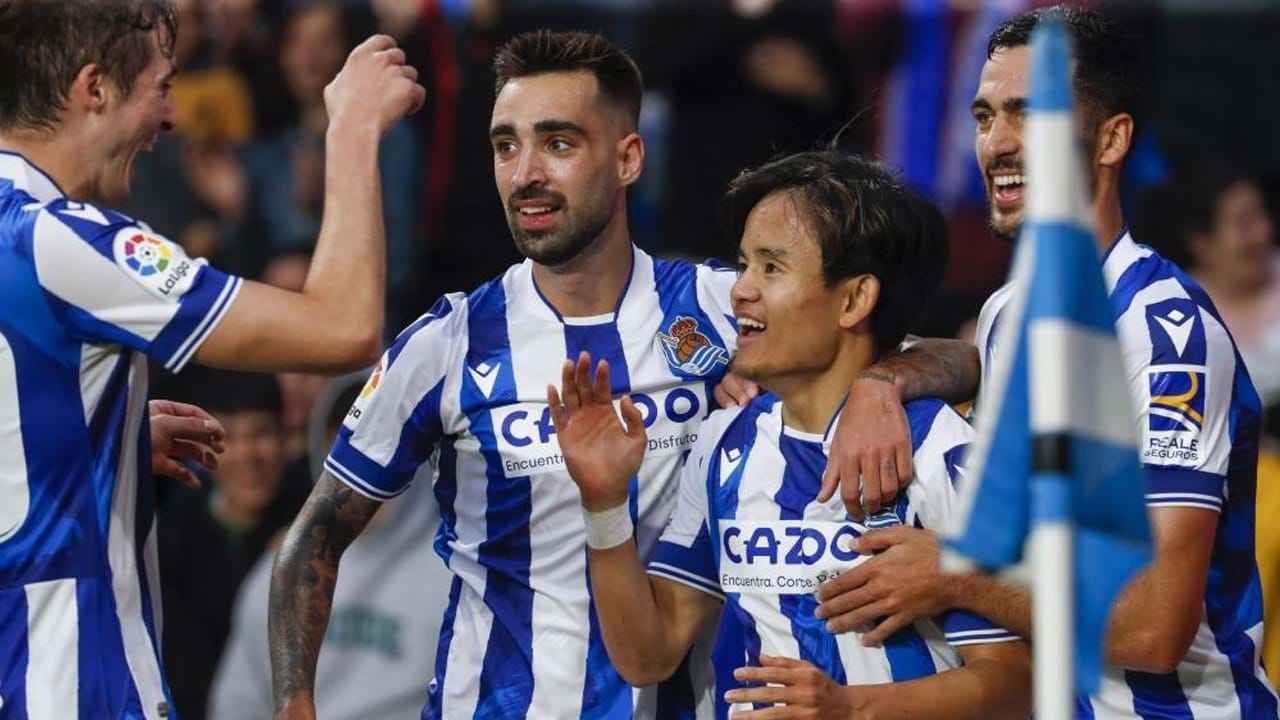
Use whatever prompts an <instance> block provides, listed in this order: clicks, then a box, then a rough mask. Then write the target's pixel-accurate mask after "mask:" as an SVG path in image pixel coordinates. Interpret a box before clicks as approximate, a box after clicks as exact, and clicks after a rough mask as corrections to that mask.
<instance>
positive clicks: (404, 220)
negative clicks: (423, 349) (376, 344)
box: [241, 2, 424, 327]
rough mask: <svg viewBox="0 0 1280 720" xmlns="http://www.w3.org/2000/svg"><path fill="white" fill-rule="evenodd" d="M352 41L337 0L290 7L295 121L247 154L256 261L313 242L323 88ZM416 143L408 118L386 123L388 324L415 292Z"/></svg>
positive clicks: (396, 322)
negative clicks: (295, 107)
mask: <svg viewBox="0 0 1280 720" xmlns="http://www.w3.org/2000/svg"><path fill="white" fill-rule="evenodd" d="M350 47H351V42H350V38H349V36H348V25H347V19H346V16H345V14H344V10H343V6H342V5H341V4H340V3H338V2H315V3H307V4H303V5H298V6H295V7H294V8H293V9H292V10H291V11H290V12H289V14H288V16H287V18H286V20H285V22H284V25H283V30H282V33H281V37H280V50H279V64H280V69H281V71H282V72H283V75H284V78H285V81H286V85H287V86H288V89H289V93H290V94H291V96H292V97H293V99H294V100H295V101H296V102H297V105H298V115H297V119H296V122H295V123H294V124H293V125H292V126H290V127H288V128H287V129H285V130H284V131H282V132H281V133H278V134H276V135H274V136H272V137H269V138H265V139H262V140H259V141H258V142H256V143H255V144H254V145H252V146H251V147H250V148H249V149H248V151H247V152H246V154H245V166H246V169H247V172H248V185H249V209H248V213H249V217H250V223H251V226H252V227H253V228H255V233H254V237H252V238H251V237H249V236H244V237H242V238H241V241H242V242H250V241H252V242H253V247H252V248H246V249H245V250H244V251H245V252H246V253H247V252H251V251H253V250H256V251H257V252H258V253H259V257H258V258H257V259H256V262H255V263H254V265H255V266H256V267H257V268H259V269H260V268H262V267H263V266H264V265H265V263H266V261H267V260H268V259H269V258H270V257H271V256H274V255H277V254H280V253H283V252H291V251H298V250H304V251H305V250H310V249H311V248H313V247H314V246H315V242H316V237H317V236H318V234H319V231H320V223H321V219H322V215H323V210H324V203H323V200H324V188H325V133H326V131H327V128H328V124H329V118H328V114H327V113H326V112H325V104H324V89H325V85H326V84H327V83H328V82H329V81H330V80H332V79H333V76H334V75H335V74H337V72H338V70H339V69H340V68H341V67H342V60H343V58H344V57H345V56H346V53H347V51H348V50H349V49H350ZM423 160H424V156H423V151H422V143H421V141H420V139H419V137H418V133H417V129H416V127H415V126H414V124H413V121H412V120H408V119H406V120H402V121H401V122H399V123H397V124H396V125H395V126H393V127H392V128H391V130H390V131H389V132H388V133H387V136H386V137H385V138H384V139H383V141H382V143H381V145H379V148H378V164H379V168H380V175H381V179H382V198H383V201H382V216H383V222H384V224H385V226H386V233H387V309H388V312H389V318H388V319H389V320H390V321H391V322H390V323H389V326H390V327H399V326H400V325H401V324H403V322H406V321H407V320H408V318H406V317H404V316H403V313H404V312H405V301H406V298H412V297H413V295H414V292H413V291H414V283H415V282H417V281H418V279H419V278H420V277H421V271H420V264H421V258H422V252H421V245H422V241H421V238H420V222H419V220H420V218H419V212H418V204H419V198H420V183H421V178H422V167H423Z"/></svg>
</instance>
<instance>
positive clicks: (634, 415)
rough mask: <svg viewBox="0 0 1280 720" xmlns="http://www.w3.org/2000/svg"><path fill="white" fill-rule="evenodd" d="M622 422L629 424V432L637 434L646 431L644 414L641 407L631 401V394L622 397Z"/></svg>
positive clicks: (629, 433)
mask: <svg viewBox="0 0 1280 720" xmlns="http://www.w3.org/2000/svg"><path fill="white" fill-rule="evenodd" d="M621 406H622V422H623V423H625V424H626V426H627V434H628V435H635V434H636V433H643V432H644V416H643V415H641V414H640V408H638V407H636V404H635V403H634V402H632V401H631V396H630V395H626V396H624V397H623V398H622V403H621Z"/></svg>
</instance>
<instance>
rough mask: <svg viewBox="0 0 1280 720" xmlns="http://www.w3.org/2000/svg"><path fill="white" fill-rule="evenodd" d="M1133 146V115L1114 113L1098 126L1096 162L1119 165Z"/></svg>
mask: <svg viewBox="0 0 1280 720" xmlns="http://www.w3.org/2000/svg"><path fill="white" fill-rule="evenodd" d="M1132 147H1133V116H1132V115H1130V114H1129V113H1119V114H1117V115H1112V116H1111V117H1109V118H1107V119H1106V120H1104V121H1103V122H1102V125H1100V126H1099V127H1098V137H1097V148H1098V151H1097V158H1096V162H1097V164H1099V165H1102V166H1104V167H1117V166H1119V165H1120V164H1121V163H1122V162H1124V159H1125V157H1126V156H1128V155H1129V150H1130V149H1132Z"/></svg>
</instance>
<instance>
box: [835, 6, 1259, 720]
mask: <svg viewBox="0 0 1280 720" xmlns="http://www.w3.org/2000/svg"><path fill="white" fill-rule="evenodd" d="M1051 11H1052V12H1058V13H1061V16H1062V17H1063V18H1064V19H1065V22H1066V24H1067V26H1068V28H1069V29H1070V31H1071V33H1072V35H1073V37H1074V41H1075V51H1074V52H1075V65H1074V71H1073V72H1074V85H1075V93H1076V99H1077V105H1078V107H1079V110H1080V121H1079V127H1080V130H1081V133H1082V143H1081V145H1082V147H1084V148H1086V149H1087V150H1088V151H1089V152H1090V158H1091V160H1092V183H1091V187H1092V189H1093V215H1094V222H1095V225H1096V228H1097V233H1098V235H1097V238H1098V243H1099V250H1100V252H1101V253H1103V256H1104V257H1103V274H1104V276H1105V278H1106V284H1107V289H1108V291H1109V293H1110V297H1111V304H1112V309H1113V311H1114V313H1115V319H1116V331H1117V334H1118V336H1119V341H1120V346H1121V348H1122V350H1123V354H1124V358H1125V363H1126V365H1127V368H1128V373H1129V381H1130V389H1131V392H1132V398H1133V402H1134V408H1135V422H1136V423H1138V425H1139V427H1140V428H1141V454H1142V461H1143V464H1144V468H1145V474H1146V483H1147V504H1148V507H1149V508H1150V517H1151V526H1152V535H1153V539H1154V542H1155V558H1154V561H1153V562H1152V563H1151V565H1149V566H1148V567H1147V568H1145V569H1144V570H1143V571H1142V572H1141V573H1140V574H1139V575H1138V577H1137V578H1136V579H1135V580H1133V581H1132V582H1131V583H1130V585H1129V586H1128V587H1127V588H1126V589H1125V591H1124V592H1123V593H1122V594H1121V595H1120V597H1119V599H1118V600H1117V602H1116V604H1115V607H1114V608H1113V609H1112V615H1111V620H1110V626H1109V628H1108V632H1107V638H1106V648H1105V653H1106V656H1105V657H1106V661H1107V663H1108V664H1109V667H1107V668H1106V669H1105V673H1104V677H1103V681H1102V687H1101V689H1100V690H1099V692H1098V693H1097V694H1095V695H1094V696H1093V697H1091V698H1080V701H1079V713H1078V715H1079V717H1082V718H1088V717H1099V718H1101V717H1106V718H1153V717H1180V718H1211V717H1213V718H1217V717H1224V718H1225V717H1232V718H1262V717H1270V718H1275V717H1277V701H1276V695H1275V693H1274V692H1273V690H1272V689H1271V687H1270V686H1269V685H1268V683H1267V680H1266V677H1265V675H1264V674H1263V671H1262V668H1261V666H1260V663H1259V660H1258V652H1259V644H1260V643H1261V640H1262V605H1261V591H1260V586H1259V579H1258V573H1257V569H1256V566H1255V563H1254V557H1253V544H1254V494H1255V484H1256V483H1255V474H1256V469H1257V452H1258V433H1259V415H1260V406H1259V402H1258V396H1257V394H1256V393H1255V392H1254V389H1253V385H1252V383H1251V382H1250V380H1249V376H1248V373H1247V372H1245V369H1244V365H1243V363H1242V362H1241V361H1240V356H1239V354H1238V353H1237V352H1236V349H1235V345H1234V342H1233V341H1232V339H1231V335H1230V334H1229V333H1228V332H1227V329H1226V327H1225V326H1224V325H1223V323H1222V320H1221V318H1220V316H1219V315H1218V312H1217V310H1216V309H1215V308H1214V306H1213V303H1212V302H1210V300H1209V298H1208V297H1207V296H1206V295H1205V293H1204V291H1203V290H1202V289H1201V288H1200V287H1199V286H1198V285H1197V284H1196V283H1195V281H1194V280H1192V279H1191V278H1189V277H1188V276H1186V275H1185V274H1183V273H1182V271H1181V270H1179V269H1178V268H1177V267H1176V266H1174V265H1173V264H1172V263H1170V262H1168V261H1167V260H1165V259H1164V258H1162V257H1160V256H1159V255H1158V254H1156V253H1155V252H1153V251H1152V250H1151V249H1150V248H1148V247H1146V246H1143V245H1139V244H1138V243H1137V242H1136V241H1135V240H1134V238H1133V237H1132V236H1131V235H1130V234H1129V232H1128V231H1127V230H1126V229H1125V227H1124V218H1123V216H1122V214H1121V209H1120V199H1119V183H1120V174H1121V168H1122V165H1123V163H1124V159H1125V157H1126V156H1127V155H1128V152H1129V150H1130V148H1131V146H1132V140H1133V137H1134V134H1135V130H1136V128H1137V125H1138V123H1137V121H1136V119H1135V117H1136V115H1135V113H1136V112H1137V108H1138V107H1139V98H1138V96H1139V93H1140V90H1141V87H1142V80H1141V76H1140V69H1141V60H1140V58H1139V57H1138V55H1137V50H1136V48H1135V47H1134V44H1133V42H1132V40H1130V39H1129V38H1128V37H1127V35H1126V34H1125V33H1124V32H1123V31H1122V30H1121V29H1120V28H1119V27H1118V26H1117V25H1115V24H1114V23H1113V22H1112V21H1111V20H1109V19H1108V18H1106V17H1105V16H1103V15H1101V14H1099V13H1097V12H1095V11H1091V10H1086V9H1083V8H1080V7H1075V6H1063V7H1058V8H1055V9H1052V10H1040V11H1033V12H1030V13H1026V14H1023V15H1019V16H1017V17H1015V18H1013V19H1011V20H1009V21H1007V22H1005V23H1004V24H1003V25H1001V26H1000V27H999V28H997V29H996V31H995V32H994V33H993V34H992V36H991V38H990V42H989V44H988V53H987V54H988V60H987V62H986V64H985V66H984V67H983V70H982V77H981V81H980V84H979V87H978V92H977V95H976V96H975V98H974V100H973V106H972V107H973V116H974V119H975V121H976V124H977V135H976V137H975V150H976V152H977V157H978V164H979V166H980V167H981V169H982V171H983V177H984V178H985V180H986V183H987V193H988V197H989V200H990V204H991V227H992V230H993V231H994V232H995V233H996V234H997V235H999V236H1000V237H1002V238H1005V239H1008V240H1012V239H1013V238H1014V237H1016V236H1017V234H1018V231H1019V229H1020V227H1021V225H1022V220H1023V212H1024V204H1023V199H1024V197H1025V181H1026V179H1025V177H1024V176H1023V174H1022V168H1023V164H1022V163H1023V150H1024V146H1023V137H1022V127H1023V123H1022V121H1023V108H1024V106H1025V98H1026V78H1027V73H1028V69H1029V62H1030V57H1029V56H1030V51H1029V48H1028V47H1027V42H1028V38H1029V37H1030V34H1031V31H1032V29H1033V28H1034V27H1035V26H1036V24H1037V23H1038V22H1039V21H1040V19H1041V18H1042V17H1044V13H1045V12H1051ZM1008 298H1009V290H1008V289H1007V288H1006V289H1002V290H1000V291H998V292H997V293H996V294H995V295H993V296H992V297H991V299H990V300H988V302H987V304H986V306H985V307H984V308H983V310H982V314H981V316H980V317H979V323H978V352H975V351H974V350H973V349H972V348H971V347H964V346H963V345H964V344H959V346H953V349H952V352H951V356H952V359H951V360H950V362H951V363H952V364H953V366H954V368H955V371H954V372H953V373H952V374H951V375H949V376H948V377H946V378H935V379H934V382H940V381H943V380H950V381H951V382H952V383H953V384H954V386H955V389H958V390H967V391H969V392H972V391H973V390H974V389H976V387H977V385H978V380H979V378H980V374H981V372H982V371H985V370H986V369H987V368H990V367H991V359H992V357H993V356H994V355H995V354H997V353H999V352H1000V348H999V346H998V334H997V333H996V332H995V328H996V326H998V324H999V322H1000V315H1001V312H1002V310H1003V308H1004V306H1005V304H1006V303H1007V301H1008ZM979 353H980V355H981V365H980V366H979V364H978V363H977V362H976V360H977V358H978V355H979ZM900 360H901V359H900ZM900 360H889V361H887V362H886V363H885V364H884V365H883V366H881V367H879V368H877V369H876V371H877V372H883V373H885V374H886V375H888V376H890V377H893V376H894V375H898V374H907V373H910V368H909V367H908V365H909V362H907V363H902V362H900ZM907 360H909V358H907ZM980 368H981V369H980ZM979 402H981V398H979ZM864 419H865V418H864ZM859 549H861V550H862V551H864V552H880V551H883V552H880V554H879V555H877V557H875V558H874V559H873V560H871V561H870V562H868V563H866V564H865V565H862V566H860V567H858V568H855V569H854V570H851V571H850V572H849V573H846V574H845V575H842V576H841V577H839V578H837V579H836V580H834V581H833V582H831V583H830V584H829V585H828V586H827V587H824V588H823V590H822V597H823V598H824V603H823V604H822V606H821V607H820V614H821V615H822V616H823V617H826V618H831V625H832V627H833V628H834V629H836V630H848V629H852V628H856V627H860V626H861V625H862V624H863V623H866V622H868V621H870V620H871V619H873V618H884V619H883V620H882V621H881V623H880V625H879V626H878V627H877V629H876V630H875V631H873V632H872V633H870V634H869V635H867V636H865V638H864V639H865V640H866V641H868V642H877V641H880V640H883V639H884V638H886V637H887V636H888V635H889V634H890V633H892V632H894V631H896V630H897V629H898V628H901V627H905V626H906V625H908V624H910V623H911V622H913V621H915V620H916V619H918V618H920V617H929V616H932V615H934V614H936V613H938V612H940V611H941V610H943V609H946V608H963V609H967V610H970V611H972V612H975V613H977V614H979V615H982V616H984V617H987V618H989V619H990V620H992V621H993V622H996V623H998V624H1000V625H1002V626H1004V627H1008V628H1010V629H1012V630H1014V631H1016V632H1018V633H1019V634H1022V635H1024V636H1025V635H1029V634H1030V630H1031V605H1030V600H1029V598H1028V596H1027V594H1026V593H1025V592H1024V591H1023V590H1020V589H1018V588H1015V587H1013V586H1010V585H1007V584H1004V583H1002V582H1000V581H998V580H996V579H994V578H991V577H988V576H984V575H951V574H943V573H941V572H940V571H939V568H938V548H937V541H936V540H935V539H934V537H933V536H932V535H930V534H927V533H923V532H915V531H912V530H911V529H908V528H902V529H896V528H895V529H892V530H889V531H886V532H884V533H872V534H871V535H869V536H868V537H866V538H864V539H863V541H862V542H861V543H860V545H859Z"/></svg>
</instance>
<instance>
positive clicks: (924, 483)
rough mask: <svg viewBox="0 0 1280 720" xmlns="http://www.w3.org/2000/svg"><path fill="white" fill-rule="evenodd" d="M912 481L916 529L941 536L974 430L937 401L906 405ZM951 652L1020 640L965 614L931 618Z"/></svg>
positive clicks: (910, 497) (953, 612) (910, 489)
mask: <svg viewBox="0 0 1280 720" xmlns="http://www.w3.org/2000/svg"><path fill="white" fill-rule="evenodd" d="M907 417H908V420H909V421H910V424H911V436H912V443H913V445H914V447H915V453H914V455H913V456H912V461H913V462H914V465H915V471H916V475H915V479H914V480H913V481H912V483H911V485H909V486H908V488H907V498H908V507H909V512H910V513H911V514H912V515H913V516H914V517H913V518H909V519H911V520H914V523H913V524H915V525H917V526H919V527H923V528H925V529H928V530H933V531H937V532H940V531H942V530H943V529H944V528H946V526H947V523H948V522H949V520H950V517H951V513H952V511H953V508H954V507H955V503H956V498H957V497H958V494H959V493H958V490H957V487H958V484H959V483H960V482H963V479H964V456H965V453H966V452H967V451H968V449H969V444H970V442H972V440H973V435H974V432H973V428H972V427H970V425H969V423H967V422H965V421H964V419H963V418H961V417H960V415H959V414H958V413H956V412H955V411H954V410H952V409H951V408H950V407H948V406H947V405H946V404H945V403H943V402H942V401H940V400H929V401H925V402H915V403H911V404H910V406H909V407H908V411H907ZM935 622H936V623H937V625H938V626H939V627H941V628H942V631H943V633H944V634H945V635H946V639H947V642H948V643H949V644H950V645H951V646H953V647H960V646H962V645H978V644H983V643H995V642H1008V641H1010V640H1018V639H1020V638H1019V637H1018V636H1017V635H1016V634H1014V633H1012V632H1010V631H1009V630H1007V629H1005V628H1002V627H1000V626H999V625H996V624H994V623H991V622H990V621H988V620H986V619H985V618H982V617H980V616H978V615H975V614H973V613H971V612H967V611H964V610H949V611H947V612H945V613H943V614H942V615H940V616H938V617H937V618H935Z"/></svg>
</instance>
